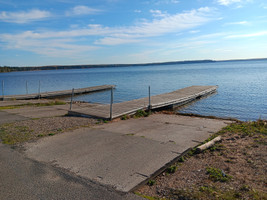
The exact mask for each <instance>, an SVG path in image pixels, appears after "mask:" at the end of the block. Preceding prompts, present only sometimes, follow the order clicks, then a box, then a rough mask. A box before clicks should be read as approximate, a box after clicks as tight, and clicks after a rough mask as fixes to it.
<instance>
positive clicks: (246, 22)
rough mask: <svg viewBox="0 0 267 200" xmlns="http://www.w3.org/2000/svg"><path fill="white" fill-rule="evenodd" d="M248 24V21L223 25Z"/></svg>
mask: <svg viewBox="0 0 267 200" xmlns="http://www.w3.org/2000/svg"><path fill="white" fill-rule="evenodd" d="M248 24H249V22H248V21H240V22H230V23H226V24H225V25H248Z"/></svg>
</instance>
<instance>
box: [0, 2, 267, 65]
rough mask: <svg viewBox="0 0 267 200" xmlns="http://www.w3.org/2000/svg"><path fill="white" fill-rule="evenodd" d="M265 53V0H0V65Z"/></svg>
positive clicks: (237, 56)
mask: <svg viewBox="0 0 267 200" xmlns="http://www.w3.org/2000/svg"><path fill="white" fill-rule="evenodd" d="M266 57H267V1H266V0H143V1H139V0H134V1H133V0H75V1H74V0H42V1H41V0H24V1H22V0H0V66H4V65H7V66H45V65H80V64H133V63H150V62H168V61H183V60H203V59H212V60H228V59H248V58H266Z"/></svg>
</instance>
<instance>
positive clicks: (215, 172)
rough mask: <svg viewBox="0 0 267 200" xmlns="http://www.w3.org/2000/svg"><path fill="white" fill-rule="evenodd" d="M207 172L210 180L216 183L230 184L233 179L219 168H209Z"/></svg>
mask: <svg viewBox="0 0 267 200" xmlns="http://www.w3.org/2000/svg"><path fill="white" fill-rule="evenodd" d="M206 172H207V174H208V175H209V178H210V179H211V180H212V181H214V182H216V181H220V182H228V181H230V180H231V179H232V176H229V175H227V174H226V173H225V172H224V171H223V170H221V169H218V168H214V167H207V168H206Z"/></svg>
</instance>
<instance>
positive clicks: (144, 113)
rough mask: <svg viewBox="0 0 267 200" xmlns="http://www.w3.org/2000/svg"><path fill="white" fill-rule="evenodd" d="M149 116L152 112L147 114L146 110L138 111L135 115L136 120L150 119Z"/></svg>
mask: <svg viewBox="0 0 267 200" xmlns="http://www.w3.org/2000/svg"><path fill="white" fill-rule="evenodd" d="M149 115H151V112H146V111H144V110H138V111H136V113H135V114H134V118H140V117H148V116H149Z"/></svg>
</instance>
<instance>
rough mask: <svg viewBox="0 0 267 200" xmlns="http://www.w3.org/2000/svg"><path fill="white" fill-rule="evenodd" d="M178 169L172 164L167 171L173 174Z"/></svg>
mask: <svg viewBox="0 0 267 200" xmlns="http://www.w3.org/2000/svg"><path fill="white" fill-rule="evenodd" d="M176 170H177V166H176V165H172V166H170V167H168V168H167V169H166V172H167V173H169V174H173V173H174V172H176Z"/></svg>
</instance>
